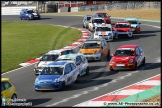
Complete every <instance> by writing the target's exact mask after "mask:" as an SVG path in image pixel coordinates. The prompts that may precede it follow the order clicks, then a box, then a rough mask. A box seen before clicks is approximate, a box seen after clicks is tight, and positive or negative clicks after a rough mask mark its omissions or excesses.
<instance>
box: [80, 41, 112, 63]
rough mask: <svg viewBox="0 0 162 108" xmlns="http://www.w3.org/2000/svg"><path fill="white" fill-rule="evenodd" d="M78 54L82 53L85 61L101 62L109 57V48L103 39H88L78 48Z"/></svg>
mask: <svg viewBox="0 0 162 108" xmlns="http://www.w3.org/2000/svg"><path fill="white" fill-rule="evenodd" d="M79 53H82V54H83V55H84V56H85V57H86V58H87V60H103V58H105V57H107V60H108V59H109V57H110V46H109V45H108V43H107V42H106V40H105V39H88V40H87V41H85V42H84V44H83V45H82V46H81V47H80V51H79Z"/></svg>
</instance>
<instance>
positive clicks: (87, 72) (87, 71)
mask: <svg viewBox="0 0 162 108" xmlns="http://www.w3.org/2000/svg"><path fill="white" fill-rule="evenodd" d="M88 74H89V67H87V68H86V75H88Z"/></svg>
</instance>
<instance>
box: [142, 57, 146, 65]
mask: <svg viewBox="0 0 162 108" xmlns="http://www.w3.org/2000/svg"><path fill="white" fill-rule="evenodd" d="M145 63H146V60H145V57H144V59H143V61H142V65H145Z"/></svg>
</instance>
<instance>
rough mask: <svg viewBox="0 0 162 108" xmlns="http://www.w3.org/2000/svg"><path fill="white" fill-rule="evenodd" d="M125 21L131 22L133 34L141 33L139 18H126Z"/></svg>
mask: <svg viewBox="0 0 162 108" xmlns="http://www.w3.org/2000/svg"><path fill="white" fill-rule="evenodd" d="M124 21H128V22H130V24H131V27H132V31H133V32H135V33H140V32H141V26H140V24H141V23H140V22H139V21H138V19H137V18H125V19H124Z"/></svg>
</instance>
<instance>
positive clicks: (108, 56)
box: [107, 50, 110, 60]
mask: <svg viewBox="0 0 162 108" xmlns="http://www.w3.org/2000/svg"><path fill="white" fill-rule="evenodd" d="M107 60H110V50H109V52H108V54H107Z"/></svg>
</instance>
